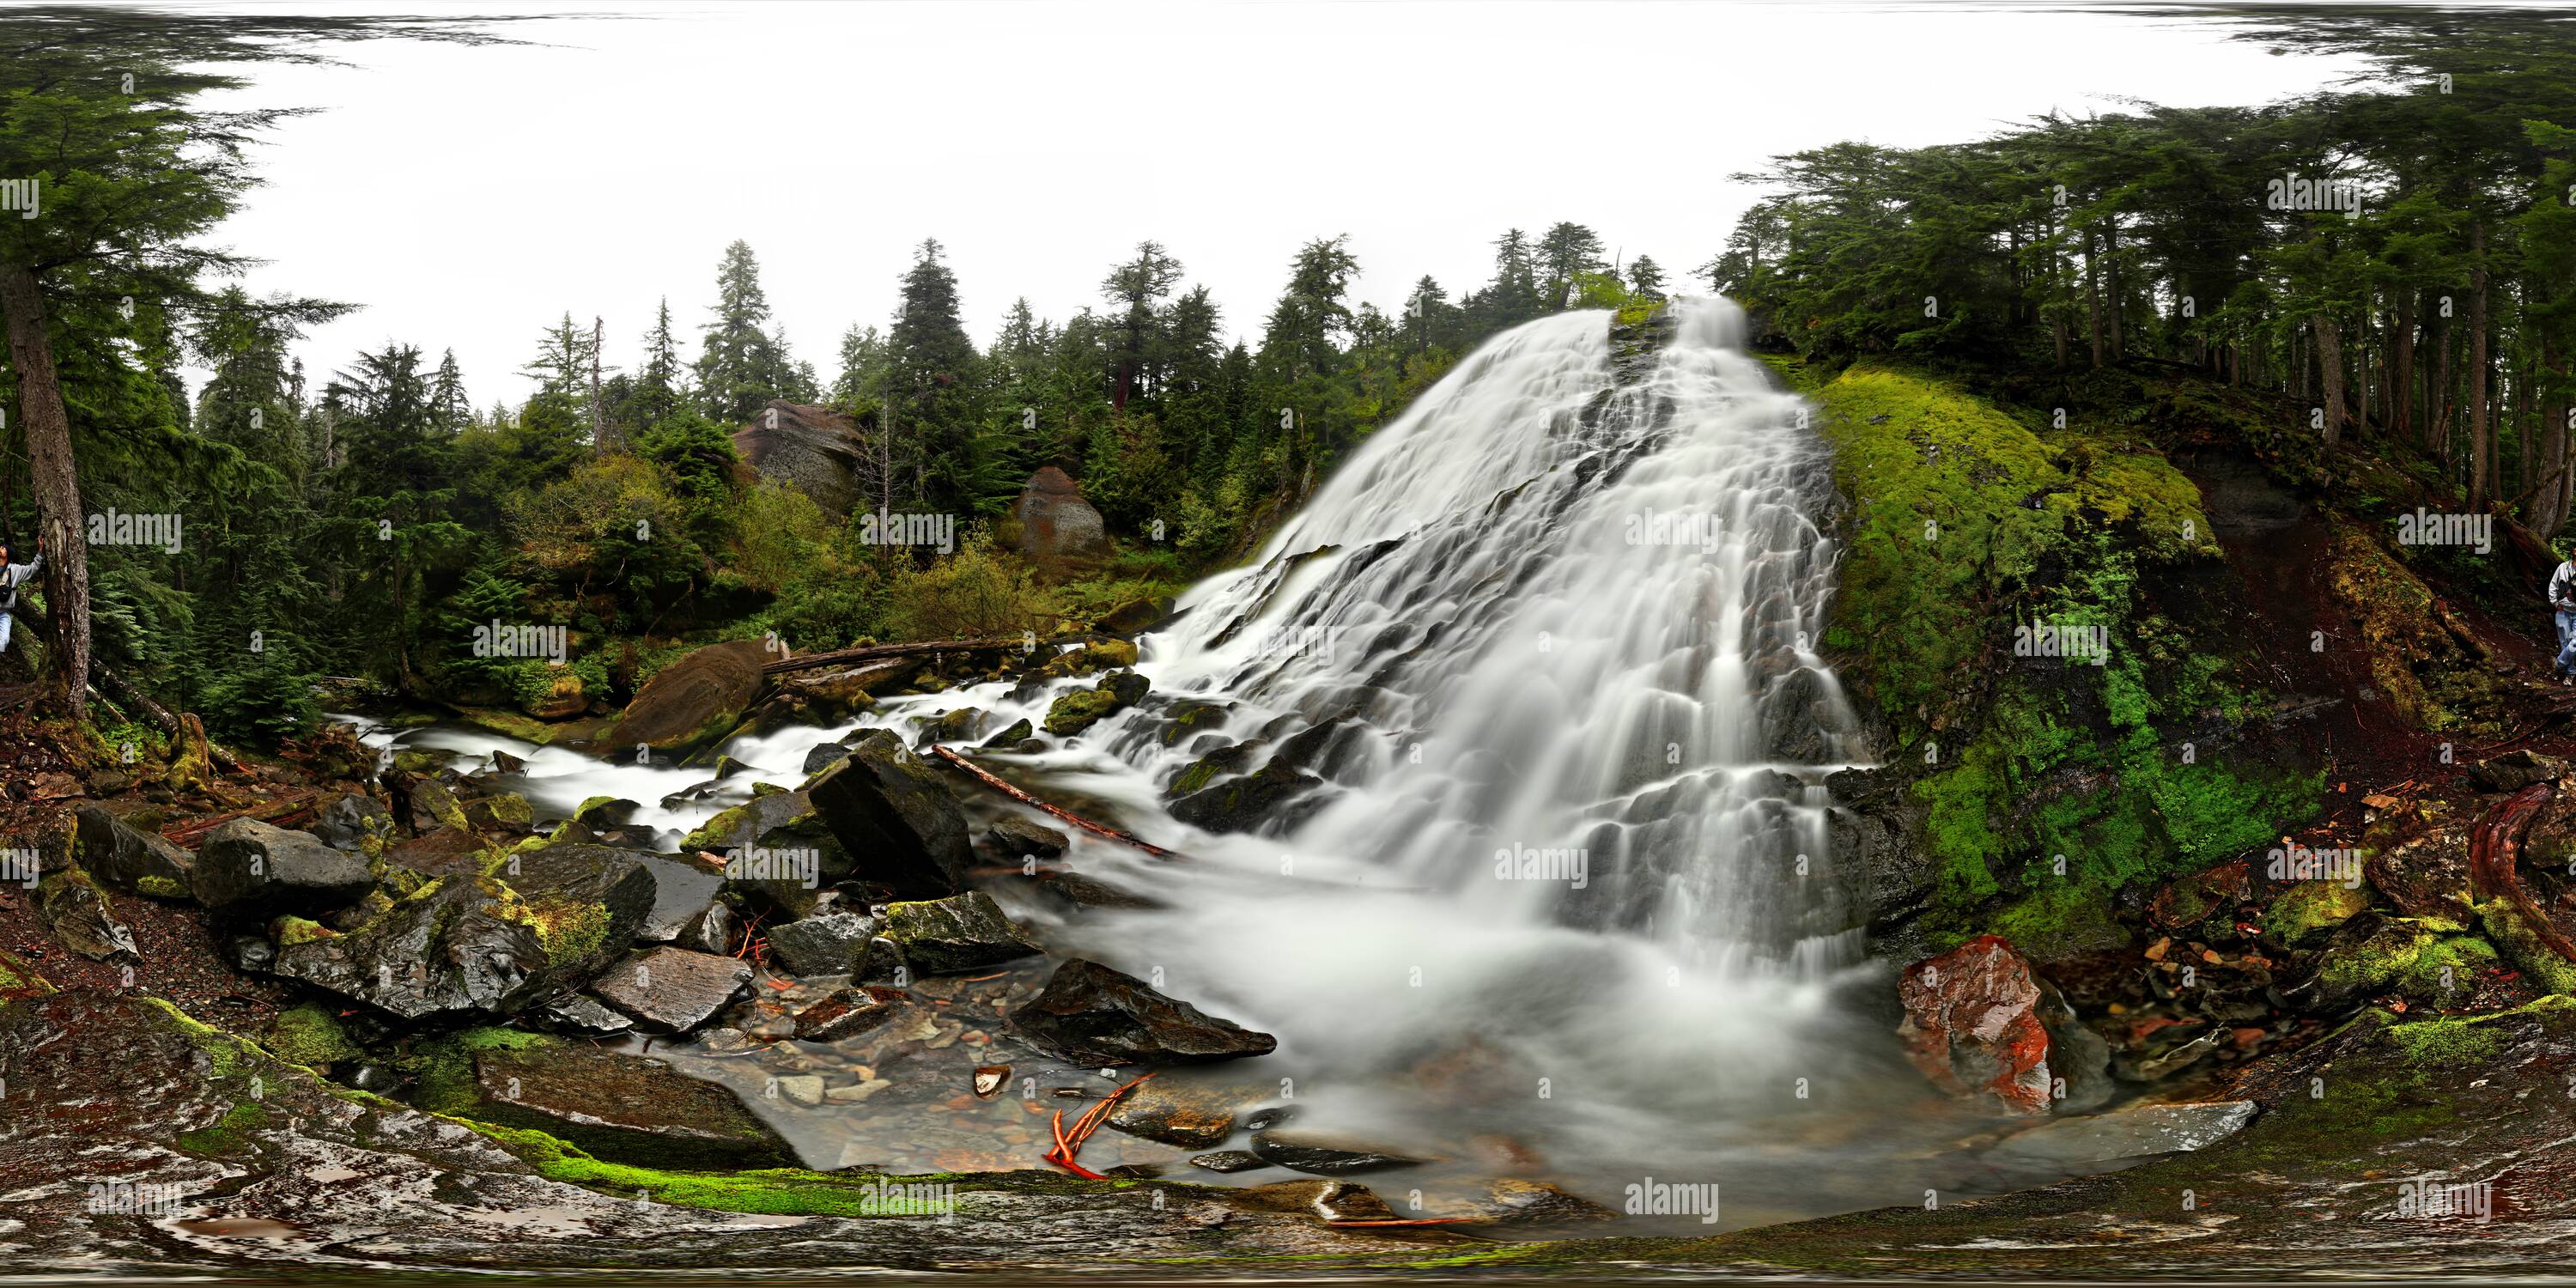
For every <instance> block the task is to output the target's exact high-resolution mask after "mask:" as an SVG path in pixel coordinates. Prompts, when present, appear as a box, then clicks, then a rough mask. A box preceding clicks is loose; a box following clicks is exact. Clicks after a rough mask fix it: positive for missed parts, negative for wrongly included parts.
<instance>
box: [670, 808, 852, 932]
mask: <svg viewBox="0 0 2576 1288" xmlns="http://www.w3.org/2000/svg"><path fill="white" fill-rule="evenodd" d="M680 848H682V849H684V850H710V851H713V852H715V853H717V854H721V855H724V856H725V858H726V869H725V882H726V888H728V889H730V890H732V891H734V892H735V893H736V894H738V895H740V896H742V897H743V898H744V899H745V900H747V901H749V902H750V903H751V904H753V905H754V906H757V907H762V908H767V909H769V910H771V911H772V912H774V913H777V914H778V915H780V916H784V917H787V918H790V919H793V918H797V917H802V916H805V915H806V914H808V913H810V912H812V911H813V910H814V904H815V901H816V899H817V898H818V897H819V894H820V891H821V889H822V886H823V883H825V882H827V881H830V880H833V879H835V878H837V877H839V876H841V875H842V874H844V873H846V872H848V871H849V864H850V859H849V851H848V850H847V849H845V848H844V847H843V846H842V844H841V841H840V839H839V838H838V837H836V836H835V835H833V833H832V831H831V829H829V828H827V827H826V826H824V823H823V819H822V816H821V815H820V814H818V813H817V812H816V811H815V809H814V805H813V802H812V801H811V800H810V799H808V798H807V796H806V795H805V793H803V792H789V791H776V792H769V793H766V794H763V795H759V796H755V797H753V798H752V799H751V800H749V801H746V802H744V803H743V804H740V805H736V806H734V807H733V808H731V809H728V810H725V811H723V812H721V813H719V814H717V815H716V816H715V817H713V818H711V819H708V820H707V821H706V822H705V823H704V824H703V825H701V826H700V827H699V828H698V829H697V830H696V831H694V832H691V833H689V835H688V836H687V837H685V838H683V839H682V840H681V842H680Z"/></svg>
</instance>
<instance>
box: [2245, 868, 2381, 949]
mask: <svg viewBox="0 0 2576 1288" xmlns="http://www.w3.org/2000/svg"><path fill="white" fill-rule="evenodd" d="M2369 906H2370V892H2369V891H2367V890H2364V889H2361V888H2360V887H2358V886H2347V885H2345V884H2344V883H2342V882H2340V881H2301V882H2298V883H2296V884H2293V885H2292V886H2291V887H2290V888H2289V889H2287V890H2284V891H2282V892H2281V893H2280V894H2279V895H2277V896H2275V897H2274V898H2273V900H2272V905H2271V906H2270V907H2268V908H2265V909H2264V910H2263V933H2264V934H2265V935H2266V936H2267V937H2269V938H2271V939H2272V940H2273V941H2275V942H2277V943H2280V944H2283V945H2285V946H2287V947H2291V948H2305V947H2308V946H2310V945H2311V944H2314V943H2316V942H2317V941H2318V940H2321V939H2323V938H2325V936H2326V935H2328V934H2330V933H2332V932H2333V931H2334V929H2335V927H2337V926H2340V925H2342V924H2343V923H2345V922H2347V921H2350V920H2352V919H2353V918H2354V917H2357V916H2360V915H2361V913H2362V910H2363V909H2365V908H2368V907H2369Z"/></svg>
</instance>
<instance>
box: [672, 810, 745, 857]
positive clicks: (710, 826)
mask: <svg viewBox="0 0 2576 1288" xmlns="http://www.w3.org/2000/svg"><path fill="white" fill-rule="evenodd" d="M757 817H758V816H757V815H756V814H755V813H754V812H753V810H752V807H751V806H750V805H748V804H744V805H736V806H733V807H732V808H730V809H724V810H718V811H717V812H716V814H715V816H714V817H712V818H709V819H708V820H707V821H706V822H704V823H700V824H699V825H698V827H697V830H696V831H693V832H691V833H689V834H688V835H687V836H686V837H683V838H681V840H680V848H681V849H683V850H721V849H728V848H731V847H733V846H737V845H748V844H750V843H751V842H752V841H753V840H754V839H756V838H752V837H746V836H741V835H739V833H741V832H742V831H743V830H745V829H746V828H748V827H749V826H750V824H751V823H752V821H753V820H754V819H755V818H757Z"/></svg>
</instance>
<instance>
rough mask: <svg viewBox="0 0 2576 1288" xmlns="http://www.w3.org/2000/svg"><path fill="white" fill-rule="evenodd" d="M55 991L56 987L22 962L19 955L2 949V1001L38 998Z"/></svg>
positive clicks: (0, 974)
mask: <svg viewBox="0 0 2576 1288" xmlns="http://www.w3.org/2000/svg"><path fill="white" fill-rule="evenodd" d="M53 991H54V986H53V985H52V984H49V983H46V982H45V977H44V976H42V975H39V974H37V973H36V972H35V970H34V969H33V968H31V967H29V966H28V965H27V963H25V962H23V961H20V960H19V959H18V956H17V954H15V953H12V952H10V951H9V950H8V949H6V948H0V999H10V998H20V997H36V996H40V995H42V994H46V993H50V992H53Z"/></svg>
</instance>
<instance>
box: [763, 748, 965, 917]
mask: <svg viewBox="0 0 2576 1288" xmlns="http://www.w3.org/2000/svg"><path fill="white" fill-rule="evenodd" d="M805 794H806V796H807V797H808V798H809V799H811V800H812V801H813V804H814V812H815V813H816V814H817V815H818V816H820V817H821V819H822V820H823V824H824V826H826V827H828V828H830V829H831V832H832V835H833V836H835V837H837V838H839V840H840V843H841V846H842V848H843V849H844V850H845V851H847V852H848V853H849V854H850V856H851V857H852V859H853V860H855V862H856V863H857V865H858V866H857V872H858V875H859V876H860V877H862V878H864V879H866V880H868V881H873V882H876V883H878V884H880V885H883V886H885V887H886V888H887V889H888V890H891V891H892V892H893V893H894V894H895V895H896V897H898V898H908V899H937V898H941V897H944V896H947V895H952V894H955V893H957V892H958V891H960V890H962V889H964V888H965V881H966V870H967V868H968V867H969V866H971V865H972V864H973V862H974V849H973V846H972V845H971V844H970V843H969V841H968V839H967V832H966V813H965V811H964V810H962V809H960V808H959V807H958V804H957V798H956V797H955V796H954V795H952V794H951V793H950V792H949V790H948V784H947V783H945V782H943V781H941V780H940V778H939V775H938V773H937V771H935V770H933V769H931V768H930V767H929V766H928V765H925V764H923V763H922V762H921V760H920V759H919V758H918V757H916V756H914V755H913V754H912V753H911V752H909V751H906V750H904V748H903V744H902V742H901V741H899V740H898V739H897V738H896V737H895V735H894V734H893V732H892V731H890V730H885V729H878V730H873V731H871V732H870V733H869V734H868V735H867V736H866V737H865V738H862V739H860V740H859V742H858V743H857V744H856V745H855V746H854V747H853V748H852V749H851V755H850V758H849V759H848V760H846V761H843V762H841V763H840V764H838V765H835V766H833V767H832V768H830V769H827V770H824V771H823V772H822V773H821V774H819V775H817V776H816V777H815V779H814V781H813V782H811V783H809V784H807V785H806V788H805Z"/></svg>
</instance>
